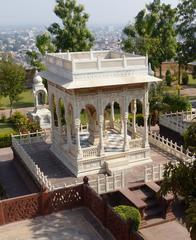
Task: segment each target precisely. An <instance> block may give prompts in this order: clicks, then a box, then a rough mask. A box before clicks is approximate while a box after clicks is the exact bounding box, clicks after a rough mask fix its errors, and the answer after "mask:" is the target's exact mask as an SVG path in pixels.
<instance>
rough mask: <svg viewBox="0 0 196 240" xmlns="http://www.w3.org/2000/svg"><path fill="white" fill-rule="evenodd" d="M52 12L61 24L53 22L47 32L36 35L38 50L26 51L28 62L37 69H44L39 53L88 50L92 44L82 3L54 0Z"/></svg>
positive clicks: (72, 0)
mask: <svg viewBox="0 0 196 240" xmlns="http://www.w3.org/2000/svg"><path fill="white" fill-rule="evenodd" d="M54 12H55V14H56V15H57V17H59V18H60V20H61V21H62V24H58V23H53V24H52V25H51V26H50V27H49V28H48V29H47V32H45V33H43V34H41V35H38V36H37V38H36V47H37V48H38V50H39V52H35V51H28V52H27V56H28V58H29V60H30V64H31V65H32V66H34V67H36V69H37V70H38V71H40V70H44V65H43V64H42V63H41V57H40V55H45V54H46V52H48V53H50V52H60V51H62V52H65V51H68V50H69V51H72V52H77V51H88V50H90V48H91V47H92V46H93V42H94V37H93V35H92V33H91V32H90V31H89V30H88V28H87V26H86V25H87V22H88V19H89V15H88V14H87V13H85V12H84V6H83V5H81V4H77V1H76V0H66V1H65V0H56V6H55V9H54Z"/></svg>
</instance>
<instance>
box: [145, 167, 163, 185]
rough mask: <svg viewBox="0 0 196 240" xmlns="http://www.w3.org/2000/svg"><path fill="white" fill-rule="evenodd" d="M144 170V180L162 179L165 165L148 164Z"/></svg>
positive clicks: (154, 180)
mask: <svg viewBox="0 0 196 240" xmlns="http://www.w3.org/2000/svg"><path fill="white" fill-rule="evenodd" d="M144 171H145V172H144V182H152V181H153V182H156V181H161V180H162V179H163V173H164V165H163V164H159V165H152V166H146V167H145V170H144Z"/></svg>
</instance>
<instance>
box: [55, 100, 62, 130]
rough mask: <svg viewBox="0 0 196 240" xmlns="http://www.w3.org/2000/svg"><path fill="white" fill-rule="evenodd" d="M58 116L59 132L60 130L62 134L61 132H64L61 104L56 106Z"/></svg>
mask: <svg viewBox="0 0 196 240" xmlns="http://www.w3.org/2000/svg"><path fill="white" fill-rule="evenodd" d="M56 114H57V120H58V130H59V133H60V134H61V130H62V124H61V107H60V104H59V103H57V104H56Z"/></svg>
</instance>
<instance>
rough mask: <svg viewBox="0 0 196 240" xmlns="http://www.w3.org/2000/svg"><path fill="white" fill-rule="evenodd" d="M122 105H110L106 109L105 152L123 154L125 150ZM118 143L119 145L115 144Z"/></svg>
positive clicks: (113, 103)
mask: <svg viewBox="0 0 196 240" xmlns="http://www.w3.org/2000/svg"><path fill="white" fill-rule="evenodd" d="M121 116H122V114H121V108H120V104H119V103H118V102H116V101H114V102H112V103H108V104H107V105H106V107H105V109H104V131H103V132H104V133H103V135H104V151H105V152H115V151H116V152H121V151H122V150H123V137H122V135H121V133H122V130H123V121H122V118H121ZM115 143H117V144H115Z"/></svg>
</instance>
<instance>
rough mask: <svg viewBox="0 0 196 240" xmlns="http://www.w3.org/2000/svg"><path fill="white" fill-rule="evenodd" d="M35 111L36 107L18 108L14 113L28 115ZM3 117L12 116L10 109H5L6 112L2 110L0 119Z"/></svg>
mask: <svg viewBox="0 0 196 240" xmlns="http://www.w3.org/2000/svg"><path fill="white" fill-rule="evenodd" d="M33 110H34V107H28V108H16V109H13V113H14V112H21V113H23V114H26V113H28V112H32V111H33ZM2 115H5V116H6V117H9V116H10V109H4V110H0V118H1V116H2Z"/></svg>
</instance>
